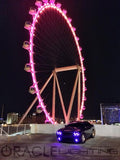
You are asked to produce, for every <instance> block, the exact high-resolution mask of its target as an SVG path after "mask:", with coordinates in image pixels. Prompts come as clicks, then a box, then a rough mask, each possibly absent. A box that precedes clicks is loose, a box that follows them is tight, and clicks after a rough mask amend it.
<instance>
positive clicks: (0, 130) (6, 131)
mask: <svg viewBox="0 0 120 160" xmlns="http://www.w3.org/2000/svg"><path fill="white" fill-rule="evenodd" d="M30 132H31V131H30V124H21V125H18V124H15V125H6V124H5V125H3V124H2V125H0V135H17V134H28V133H30Z"/></svg>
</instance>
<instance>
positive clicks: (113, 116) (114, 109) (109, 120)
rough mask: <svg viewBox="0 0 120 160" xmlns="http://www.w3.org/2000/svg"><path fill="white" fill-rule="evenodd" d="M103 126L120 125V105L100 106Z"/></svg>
mask: <svg viewBox="0 0 120 160" xmlns="http://www.w3.org/2000/svg"><path fill="white" fill-rule="evenodd" d="M100 110H101V121H102V124H114V123H120V104H117V103H114V104H105V103H103V104H100Z"/></svg>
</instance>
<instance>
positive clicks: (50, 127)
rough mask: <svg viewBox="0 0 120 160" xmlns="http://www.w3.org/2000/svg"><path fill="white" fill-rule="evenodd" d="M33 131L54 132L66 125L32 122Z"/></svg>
mask: <svg viewBox="0 0 120 160" xmlns="http://www.w3.org/2000/svg"><path fill="white" fill-rule="evenodd" d="M30 126H31V133H32V134H34V133H45V134H53V133H56V131H57V130H58V129H60V128H63V127H65V124H31V125H30Z"/></svg>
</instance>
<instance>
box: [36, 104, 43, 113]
mask: <svg viewBox="0 0 120 160" xmlns="http://www.w3.org/2000/svg"><path fill="white" fill-rule="evenodd" d="M42 111H43V110H42V108H41V106H40V105H38V106H37V107H36V112H37V113H38V114H40V113H41V112H42Z"/></svg>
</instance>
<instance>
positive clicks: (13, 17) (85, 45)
mask: <svg viewBox="0 0 120 160" xmlns="http://www.w3.org/2000/svg"><path fill="white" fill-rule="evenodd" d="M58 2H60V3H62V8H63V9H67V11H68V13H67V15H68V16H69V17H71V18H72V24H73V26H75V27H76V28H77V31H76V34H77V35H78V36H79V38H80V41H79V43H80V46H81V47H82V49H83V50H82V54H83V57H84V58H85V61H84V63H85V67H86V78H87V82H86V87H87V92H86V97H87V101H86V103H85V104H86V108H87V109H86V110H85V111H84V117H85V118H86V119H87V118H90V119H93V118H97V119H100V103H112V102H113V103H120V85H119V84H120V71H119V65H120V1H119V0H115V1H113V0H59V1H58ZM34 3H35V1H34V0H12V1H11V0H1V1H0V84H1V85H0V113H1V108H2V105H3V104H4V117H5V118H6V113H8V112H19V113H21V114H22V113H24V112H25V111H26V109H27V108H28V106H29V105H30V104H31V102H32V100H33V99H34V96H33V95H31V94H30V93H29V92H28V89H29V86H30V85H31V82H32V79H31V75H30V74H29V73H27V72H25V71H24V66H25V64H26V63H27V62H28V61H29V57H28V53H27V52H26V51H25V50H24V49H23V48H22V44H23V41H25V40H29V34H28V32H27V31H26V30H25V29H24V23H25V21H30V20H31V16H30V15H29V14H28V11H29V8H30V7H32V6H34Z"/></svg>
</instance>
